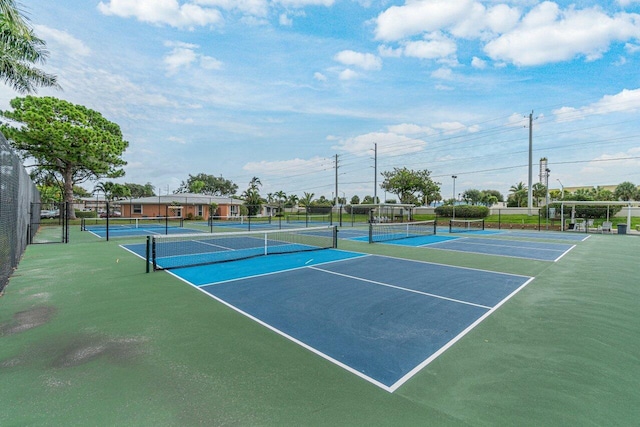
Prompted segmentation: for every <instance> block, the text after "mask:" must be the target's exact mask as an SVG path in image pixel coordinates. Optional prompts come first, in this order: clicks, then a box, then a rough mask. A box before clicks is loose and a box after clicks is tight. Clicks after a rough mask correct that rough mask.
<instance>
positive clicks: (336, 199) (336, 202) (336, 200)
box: [334, 154, 338, 206]
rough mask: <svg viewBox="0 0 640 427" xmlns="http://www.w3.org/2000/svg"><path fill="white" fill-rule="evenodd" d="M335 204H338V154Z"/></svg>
mask: <svg viewBox="0 0 640 427" xmlns="http://www.w3.org/2000/svg"><path fill="white" fill-rule="evenodd" d="M334 203H335V204H334V206H338V155H337V154H336V198H335V200H334Z"/></svg>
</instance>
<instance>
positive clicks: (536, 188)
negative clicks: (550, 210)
mask: <svg viewBox="0 0 640 427" xmlns="http://www.w3.org/2000/svg"><path fill="white" fill-rule="evenodd" d="M533 197H535V198H536V206H540V199H544V198H546V197H547V187H546V186H545V185H544V184H543V183H541V182H536V183H535V184H533Z"/></svg>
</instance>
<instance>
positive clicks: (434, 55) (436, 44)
mask: <svg viewBox="0 0 640 427" xmlns="http://www.w3.org/2000/svg"><path fill="white" fill-rule="evenodd" d="M456 50H457V45H456V43H455V42H454V41H453V40H451V39H450V38H448V37H446V36H445V35H443V34H442V33H440V32H436V33H431V34H426V35H425V37H424V40H419V41H409V42H407V43H406V44H405V45H404V54H405V56H409V57H414V58H421V59H438V58H446V57H449V56H451V55H454V54H455V53H456Z"/></svg>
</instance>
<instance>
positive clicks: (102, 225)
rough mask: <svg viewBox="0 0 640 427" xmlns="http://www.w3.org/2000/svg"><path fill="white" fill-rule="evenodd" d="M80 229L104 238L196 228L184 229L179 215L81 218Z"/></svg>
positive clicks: (167, 232)
mask: <svg viewBox="0 0 640 427" xmlns="http://www.w3.org/2000/svg"><path fill="white" fill-rule="evenodd" d="M80 227H81V229H82V230H83V231H88V232H89V233H91V234H93V235H95V236H97V237H99V238H101V239H104V238H106V237H107V235H108V236H109V237H113V238H117V237H135V236H149V235H162V234H180V233H187V232H189V233H197V232H199V231H200V230H197V229H185V228H184V220H183V219H182V218H180V217H154V218H122V217H115V218H109V219H108V220H107V218H83V219H82V224H81V226H80Z"/></svg>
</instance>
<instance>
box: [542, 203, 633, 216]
mask: <svg viewBox="0 0 640 427" xmlns="http://www.w3.org/2000/svg"><path fill="white" fill-rule="evenodd" d="M549 208H555V217H556V218H560V212H561V211H560V208H561V204H560V203H551V204H550V205H549ZM571 209H572V207H571V206H567V205H565V206H564V216H565V218H567V217H571ZM575 209H576V213H575V217H576V218H606V217H607V206H589V205H576V206H575ZM608 209H609V217H612V216H614V215H615V214H617V213H618V212H620V211H621V210H622V205H612V206H609V207H608ZM540 215H541V216H542V218H546V216H547V210H546V209H540Z"/></svg>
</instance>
